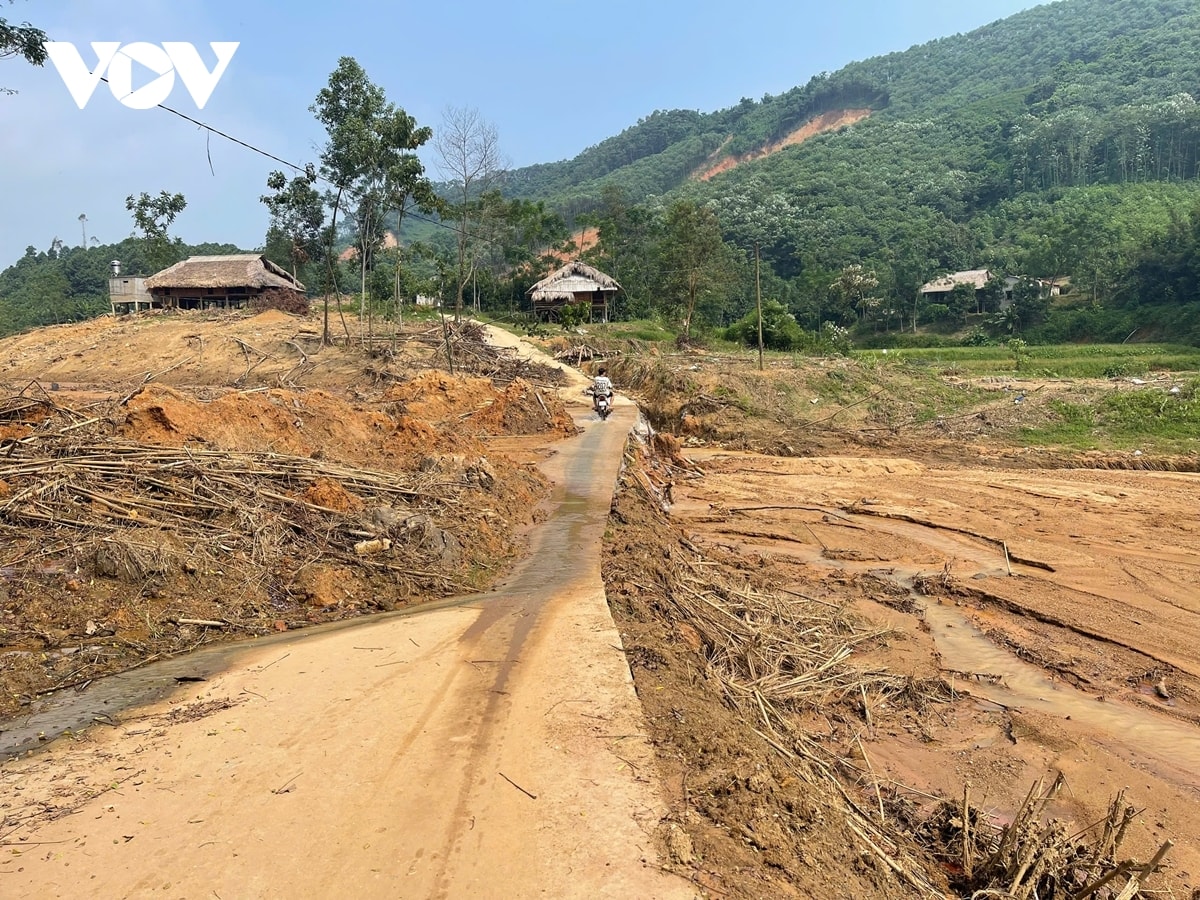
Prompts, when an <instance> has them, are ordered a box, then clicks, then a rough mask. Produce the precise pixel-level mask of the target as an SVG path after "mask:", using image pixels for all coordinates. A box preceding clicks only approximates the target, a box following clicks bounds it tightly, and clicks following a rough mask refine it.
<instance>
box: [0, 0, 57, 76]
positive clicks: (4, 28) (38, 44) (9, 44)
mask: <svg viewBox="0 0 1200 900" xmlns="http://www.w3.org/2000/svg"><path fill="white" fill-rule="evenodd" d="M9 2H10V3H11V0H9ZM45 40H46V33H45V32H44V31H42V30H41V29H40V28H34V27H33V26H32V25H30V24H29V23H28V22H22V23H21V24H20V25H14V24H12V23H10V22H9V21H8V20H7V19H4V18H3V17H0V60H4V59H13V58H17V57H19V58H21V59H24V60H25V61H26V62H28V63H29V64H30V65H34V66H40V65H43V64H44V63H45V62H46V48H45V46H44V42H45ZM12 93H15V92H14V91H12V90H10V89H8V88H4V87H0V94H12Z"/></svg>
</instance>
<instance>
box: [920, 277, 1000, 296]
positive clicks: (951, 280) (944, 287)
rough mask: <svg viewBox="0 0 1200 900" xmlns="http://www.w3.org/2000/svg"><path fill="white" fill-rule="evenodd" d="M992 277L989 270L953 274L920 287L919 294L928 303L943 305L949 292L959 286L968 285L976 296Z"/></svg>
mask: <svg viewBox="0 0 1200 900" xmlns="http://www.w3.org/2000/svg"><path fill="white" fill-rule="evenodd" d="M992 277H993V275H992V272H991V270H990V269H969V270H967V271H966V272H954V273H952V274H950V275H945V276H943V277H941V278H937V279H935V280H933V281H930V282H929V283H928V284H923V285H921V294H922V295H923V296H924V297H925V299H926V300H928V301H929V302H930V303H945V302H946V298H947V297H949V296H950V292H951V291H952V290H954V289H955V288H956V287H958V286H959V285H960V284H967V285H970V286H971V287H972V288H973V289H974V291H975V293H977V294H978V293H979V292H980V291H982V290H983V288H984V286H985V285H986V284H987V283H988V282H989V281H991V280H992Z"/></svg>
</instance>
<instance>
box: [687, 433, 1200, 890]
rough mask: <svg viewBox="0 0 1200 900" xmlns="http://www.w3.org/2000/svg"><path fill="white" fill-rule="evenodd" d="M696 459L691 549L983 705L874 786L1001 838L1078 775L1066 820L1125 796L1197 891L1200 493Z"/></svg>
mask: <svg viewBox="0 0 1200 900" xmlns="http://www.w3.org/2000/svg"><path fill="white" fill-rule="evenodd" d="M689 458H691V459H693V460H694V461H695V462H696V463H698V464H699V465H700V466H702V467H703V469H704V471H705V476H704V477H703V478H698V479H689V480H686V481H681V482H679V483H677V484H676V485H674V491H673V493H674V499H675V501H676V502H675V504H674V506H673V508H672V518H673V519H675V520H676V521H677V522H679V523H680V524H681V526H682V527H683V529H684V531H685V532H687V533H688V534H689V535H692V536H693V537H694V538H695V539H696V540H697V541H699V542H701V543H702V544H703V545H704V546H707V547H710V548H713V549H714V550H716V549H719V550H724V551H734V552H736V553H737V554H739V555H740V556H741V557H742V558H744V559H747V560H749V561H750V563H751V564H756V565H759V566H764V567H769V568H770V569H771V570H772V571H773V572H775V573H777V575H778V578H779V583H780V584H781V585H782V586H785V587H789V586H790V587H792V588H795V589H799V590H801V591H802V592H804V593H805V594H807V595H815V596H821V597H824V598H825V599H826V600H828V601H835V600H839V598H840V601H841V602H845V603H849V604H852V605H853V607H854V608H855V610H856V611H857V612H859V613H860V614H862V615H863V616H864V617H866V618H867V619H868V620H870V621H873V622H875V623H877V624H879V625H881V626H884V627H887V628H890V629H891V630H892V634H891V636H890V637H889V639H888V641H887V642H886V644H885V646H883V647H881V648H880V649H879V650H878V651H877V652H876V653H875V654H874V655H873V657H872V658H871V659H870V660H865V661H864V662H866V663H867V664H883V665H886V666H888V667H889V668H891V669H892V670H895V671H900V672H907V673H912V674H915V675H922V674H934V673H936V674H938V675H940V676H942V677H944V678H947V679H948V680H949V681H950V682H951V683H952V684H953V685H954V686H955V687H956V689H957V690H959V691H960V692H961V693H962V694H963V696H964V697H966V698H967V701H966V702H964V703H958V704H954V706H953V708H952V709H951V710H949V711H946V712H943V713H939V714H938V716H936V717H930V718H929V720H928V721H925V722H920V723H916V724H913V723H908V725H907V726H906V725H904V724H903V723H897V722H892V723H891V724H890V725H889V726H884V725H880V726H879V727H877V728H875V729H872V730H870V732H869V735H868V736H869V737H870V740H869V741H868V742H867V743H865V744H864V745H863V753H864V754H868V755H867V756H866V758H867V759H869V760H870V763H868V764H866V765H869V766H871V767H872V773H873V775H874V778H871V779H867V782H871V781H873V782H874V783H877V784H878V783H884V784H893V785H905V786H908V787H910V788H914V789H916V790H918V791H928V792H930V793H938V794H941V795H949V796H954V795H956V794H957V795H958V796H960V797H961V794H962V785H963V783H964V782H968V781H969V782H972V783H973V784H974V785H975V790H976V791H983V792H986V794H987V797H988V804H989V805H990V806H991V807H992V808H993V809H994V810H995V812H996V814H997V815H998V816H999V817H1000V818H1001V819H1003V817H1004V816H1005V815H1006V814H1011V812H1012V811H1013V810H1014V809H1015V808H1016V807H1017V806H1018V805H1019V804H1020V802H1021V799H1022V797H1023V795H1024V793H1025V791H1027V790H1028V787H1029V785H1030V784H1031V783H1032V782H1033V781H1034V780H1035V779H1037V778H1041V777H1044V776H1049V777H1050V778H1053V777H1054V775H1055V773H1057V772H1062V773H1063V774H1064V775H1065V776H1066V778H1067V784H1068V785H1069V786H1070V794H1069V797H1068V798H1066V799H1064V800H1063V801H1062V802H1061V803H1060V804H1059V805H1058V806H1057V807H1056V809H1055V810H1054V813H1055V814H1056V815H1060V816H1063V817H1070V818H1071V819H1073V820H1074V821H1076V822H1077V823H1079V824H1080V827H1083V826H1085V825H1086V824H1087V823H1089V822H1094V821H1096V820H1097V819H1100V818H1101V817H1102V816H1103V814H1104V809H1105V807H1106V805H1107V803H1108V802H1109V800H1110V799H1111V798H1112V796H1113V795H1114V794H1115V793H1116V792H1117V791H1118V790H1120V789H1122V788H1127V789H1128V792H1129V796H1130V797H1131V799H1132V800H1133V802H1134V803H1136V804H1137V805H1138V806H1139V808H1142V809H1143V810H1144V814H1143V816H1142V817H1141V818H1140V819H1139V820H1138V821H1137V823H1136V824H1135V825H1134V826H1133V831H1134V832H1136V834H1135V842H1134V843H1135V846H1136V850H1137V851H1138V852H1142V853H1147V851H1148V852H1149V853H1153V849H1154V847H1156V846H1158V844H1160V843H1161V842H1162V840H1164V839H1165V838H1167V837H1171V838H1174V839H1175V840H1176V842H1177V846H1176V847H1175V849H1174V850H1173V851H1172V854H1171V855H1172V867H1171V884H1172V887H1173V888H1175V889H1177V890H1185V889H1187V890H1190V889H1191V888H1192V887H1194V886H1195V885H1196V884H1198V883H1200V846H1198V845H1197V843H1196V839H1195V836H1196V835H1198V834H1200V804H1198V803H1197V801H1198V800H1200V781H1198V780H1197V776H1196V773H1197V772H1200V677H1198V676H1200V593H1197V590H1196V585H1198V584H1200V524H1198V522H1197V520H1196V517H1195V514H1194V508H1195V499H1196V495H1197V488H1198V487H1200V476H1197V475H1194V474H1179V473H1166V472H1146V471H1140V472H1128V471H1103V470H1084V469H1061V470H1037V469H1033V470H1030V469H1021V470H1018V469H1002V468H983V467H972V466H969V465H963V466H954V465H944V464H936V465H934V464H928V465H927V464H924V463H922V462H918V461H916V460H913V459H903V458H896V459H887V458H858V457H851V456H847V457H844V458H837V457H826V458H814V459H781V458H775V457H762V456H756V455H752V454H739V453H728V452H721V451H697V452H695V453H692V454H689ZM819 730H824V727H823V726H819ZM863 740H864V741H865V740H866V737H864V738H863ZM1131 849H1134V848H1133V847H1131ZM1182 895H1183V896H1188V895H1189V894H1187V893H1186V891H1185V893H1184V894H1182Z"/></svg>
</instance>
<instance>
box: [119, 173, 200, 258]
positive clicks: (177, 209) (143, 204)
mask: <svg viewBox="0 0 1200 900" xmlns="http://www.w3.org/2000/svg"><path fill="white" fill-rule="evenodd" d="M186 207H187V200H186V199H184V196H183V194H172V193H169V192H167V191H159V193H158V195H157V196H151V195H150V194H147V193H146V192H145V191H143V192H142V193H141V194H140V195H138V196H137V197H134V196H133V194H130V195H129V196H128V197H126V198H125V208H126V209H127V210H129V212H130V213H131V214H132V215H133V224H134V226H135V227H136V228H138V229H139V230H140V231H141V232H142V239H143V241H144V243H145V254H144V255H145V257H146V261H147V262H148V263H149V264H150V266H151V267H152V268H153V269H154V271H156V272H157V271H159V270H160V269H165V268H166V267H167V266H169V265H171V263H174V262H178V261H179V258H180V253H181V251H180V247H181V246H182V245H181V244H178V242H174V243H173V242H172V241H171V238H170V236H169V235H168V233H167V232H168V230H169V229H170V227H171V226H172V225H173V224H174V222H175V218H176V217H177V216H178V215H179V214H180V213H181V212H183V211H184V209H185V208H186Z"/></svg>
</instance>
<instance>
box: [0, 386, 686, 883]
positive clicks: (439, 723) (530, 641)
mask: <svg viewBox="0 0 1200 900" xmlns="http://www.w3.org/2000/svg"><path fill="white" fill-rule="evenodd" d="M633 415H634V412H633V409H632V408H631V407H629V406H625V407H623V408H619V409H618V411H617V413H616V414H615V415H614V417H613V419H612V420H610V421H609V422H607V423H603V424H600V423H593V422H588V421H587V419H588V418H590V417H587V416H584V418H583V419H582V421H583V423H584V424H585V425H588V426H589V427H588V428H587V430H586V431H585V433H584V434H583V435H581V436H580V437H579V438H577V439H575V440H573V441H568V442H565V443H561V444H559V445H557V447H558V450H559V452H558V453H557V455H555V456H554V457H552V458H551V459H550V460H549V461H548V462H547V463H546V464H545V469H546V472H547V474H548V475H549V476H550V477H551V478H552V479H553V481H554V484H555V489H554V492H553V496H552V500H551V502H550V505H549V509H548V518H547V521H546V522H545V524H544V525H543V526H541V527H540V528H539V529H538V530H537V532H536V534H535V536H534V538H533V542H532V553H531V555H530V557H529V558H528V560H527V561H526V562H525V563H524V564H522V565H521V566H520V567H519V568H518V569H517V570H516V571H515V573H514V574H513V576H512V577H511V578H510V579H509V580H508V581H507V583H506V584H504V585H503V586H502V587H501V588H499V589H498V590H496V591H494V592H492V593H490V594H486V595H481V596H476V597H472V598H469V599H468V600H465V601H463V602H461V603H456V604H450V605H443V606H442V607H441V608H439V609H436V610H432V611H428V612H424V613H418V614H415V615H397V616H388V617H383V618H381V619H378V620H375V621H373V622H372V623H370V624H366V625H356V626H351V627H341V628H335V629H333V630H329V631H326V632H324V633H320V634H314V635H310V636H304V637H299V638H292V637H290V636H289V637H288V638H287V639H286V640H277V641H271V642H269V643H265V644H256V645H255V646H253V647H247V648H246V649H245V650H244V651H241V652H239V653H238V654H237V655H236V657H234V658H233V659H231V661H230V665H229V667H228V668H227V669H226V670H225V671H223V672H221V673H220V674H217V675H214V676H213V677H211V678H209V679H208V680H207V681H205V682H204V683H202V684H197V685H191V684H189V685H188V688H190V689H189V690H186V691H182V692H181V693H179V694H178V695H177V696H176V697H175V698H174V699H173V700H172V701H171V702H169V703H164V704H159V705H157V706H154V707H150V708H148V709H142V710H138V711H136V712H131V713H123V714H116V715H115V716H113V718H111V719H110V718H108V717H107V716H104V715H102V716H100V718H99V721H101V722H103V723H104V724H109V723H112V725H113V726H114V727H111V728H104V727H102V726H99V725H98V726H96V727H94V728H93V729H91V730H90V731H89V733H88V738H87V739H86V740H83V741H79V742H60V743H59V744H56V745H55V746H53V747H51V748H50V749H49V750H48V751H47V752H46V753H44V754H41V755H38V756H33V757H30V758H28V759H24V760H20V761H17V762H14V763H10V764H8V765H7V766H5V768H3V769H2V770H0V777H2V778H3V781H4V794H5V795H6V796H7V797H8V798H10V800H9V802H10V804H11V805H10V806H9V808H7V809H5V810H4V814H5V816H6V818H7V820H8V821H10V822H17V823H18V824H17V825H16V827H15V828H8V829H6V831H5V833H4V834H3V835H0V840H3V843H4V845H5V846H4V850H5V852H4V855H3V856H2V857H0V890H2V893H3V894H4V896H6V897H65V896H81V895H84V896H97V897H140V896H150V895H152V894H153V895H154V896H172V897H215V896H220V897H225V898H230V897H250V896H254V897H274V896H279V897H282V896H287V897H331V896H355V897H388V898H395V897H517V896H525V897H527V896H534V895H552V896H559V897H576V896H577V897H583V896H587V897H597V896H608V897H635V896H636V897H691V896H694V890H692V889H691V888H690V886H689V885H688V883H687V882H686V881H684V880H682V879H678V878H676V877H675V876H669V875H667V874H665V873H663V872H662V871H661V870H660V869H659V868H658V866H657V863H656V849H655V845H656V836H655V832H656V829H657V827H658V825H659V821H660V819H661V816H662V811H663V803H662V798H661V795H660V791H659V788H658V786H657V784H656V779H655V776H654V775H653V766H652V760H651V753H650V748H649V746H648V743H647V741H646V739H645V738H644V736H643V726H644V723H643V721H642V713H641V710H640V707H639V705H638V703H637V699H636V696H635V694H634V692H633V687H632V682H631V679H630V676H629V670H628V666H627V663H626V661H625V657H624V654H623V652H622V650H621V639H620V636H619V634H618V633H617V631H616V630H615V628H614V626H613V623H612V619H611V616H610V614H609V612H608V608H607V606H606V604H605V598H604V591H603V585H602V583H601V581H600V577H599V563H600V560H599V546H600V537H601V535H602V533H603V529H604V527H605V520H606V516H607V513H608V508H609V502H610V497H611V489H612V487H613V484H614V482H615V478H616V472H617V467H618V465H619V462H620V459H621V451H622V447H623V445H624V440H625V435H626V433H627V431H628V429H629V427H630V425H631V424H632V421H633ZM67 813H70V814H67Z"/></svg>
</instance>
